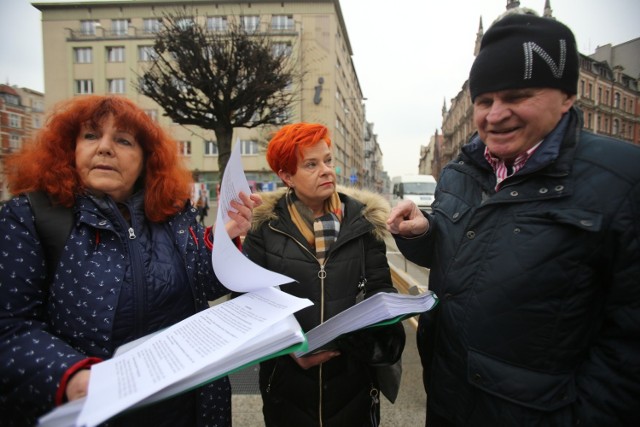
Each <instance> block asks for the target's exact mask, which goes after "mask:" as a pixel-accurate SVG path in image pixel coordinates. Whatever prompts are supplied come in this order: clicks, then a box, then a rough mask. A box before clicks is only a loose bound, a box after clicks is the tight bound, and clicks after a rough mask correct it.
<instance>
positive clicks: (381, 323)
mask: <svg viewBox="0 0 640 427" xmlns="http://www.w3.org/2000/svg"><path fill="white" fill-rule="evenodd" d="M433 299H434V300H435V302H434V304H433V305H432V306H431V308H430V309H429V310H425V311H417V312H415V313H407V314H401V315H400V316H397V317H392V318H390V319H386V320H381V321H379V322H378V323H374V324H373V325H369V326H365V327H364V328H361V329H356V330H355V331H351V332H347V333H344V334H341V335H338V336H337V337H335V338H334V339H332V340H331V341H329V342H328V343H326V344H325V345H322V346H320V347H318V348H317V349H315V350H314V352H315V351H318V350H321V349H325V348H326V349H329V348H332V347H331V343H332V342H334V341H336V340H337V339H339V338H341V337H344V336H346V335H349V334H352V333H354V332H357V331H362V330H364V329H371V328H377V327H380V326H388V325H393V324H394V323H398V322H402V321H403V320H406V319H409V318H411V317H413V316H417V315H419V314H422V313H426V312H427V311H431V310H433V309H434V308H435V307H436V306H437V305H438V303H439V302H440V300H439V299H438V297H437V296H436V294H433ZM308 349H309V345H307V346H306V348H305V349H304V351H305V352H306V351H307V350H308ZM296 351H298V350H296Z"/></svg>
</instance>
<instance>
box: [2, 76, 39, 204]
mask: <svg viewBox="0 0 640 427" xmlns="http://www.w3.org/2000/svg"><path fill="white" fill-rule="evenodd" d="M43 123H44V94H42V93H41V92H38V91H35V90H33V89H28V88H20V87H17V86H9V85H0V201H2V200H7V199H8V198H10V194H9V190H8V189H7V183H6V180H5V174H4V159H5V158H6V156H8V155H9V154H11V153H13V152H14V151H16V150H19V149H20V148H21V147H22V145H23V144H25V143H26V142H27V141H29V140H30V139H32V138H33V136H34V135H35V132H36V131H37V130H38V129H40V128H41V127H42V125H43Z"/></svg>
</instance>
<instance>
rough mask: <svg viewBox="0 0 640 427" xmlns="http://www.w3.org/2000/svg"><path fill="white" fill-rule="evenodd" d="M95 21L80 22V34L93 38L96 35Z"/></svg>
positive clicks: (96, 23)
mask: <svg viewBox="0 0 640 427" xmlns="http://www.w3.org/2000/svg"><path fill="white" fill-rule="evenodd" d="M97 26H98V22H97V21H93V20H85V21H80V33H82V35H85V36H94V35H95V34H96V27H97Z"/></svg>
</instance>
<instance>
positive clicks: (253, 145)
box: [239, 139, 258, 156]
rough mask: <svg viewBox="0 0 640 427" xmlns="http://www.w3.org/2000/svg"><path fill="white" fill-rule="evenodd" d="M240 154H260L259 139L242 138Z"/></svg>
mask: <svg viewBox="0 0 640 427" xmlns="http://www.w3.org/2000/svg"><path fill="white" fill-rule="evenodd" d="M239 142H240V154H242V155H243V156H253V155H256V154H258V141H254V140H247V139H241V140H240V141H239Z"/></svg>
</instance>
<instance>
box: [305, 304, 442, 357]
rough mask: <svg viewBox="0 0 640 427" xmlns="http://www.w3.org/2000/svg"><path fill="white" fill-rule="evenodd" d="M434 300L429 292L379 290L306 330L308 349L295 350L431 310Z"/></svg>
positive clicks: (306, 351) (312, 347)
mask: <svg viewBox="0 0 640 427" xmlns="http://www.w3.org/2000/svg"><path fill="white" fill-rule="evenodd" d="M437 303H438V298H437V297H436V295H435V294H434V293H433V292H425V293H422V294H420V295H405V294H395V293H387V292H380V293H378V294H375V295H373V296H372V297H370V298H367V299H365V300H363V301H361V302H359V303H358V304H356V305H354V306H351V307H349V308H348V309H346V310H344V311H343V312H340V313H338V314H336V315H335V316H333V317H332V318H330V319H329V320H327V321H326V322H324V323H322V324H320V325H318V326H316V327H315V328H313V329H312V330H310V331H309V332H307V334H306V335H307V342H308V345H309V346H308V348H307V349H306V350H299V351H297V352H296V353H295V355H296V356H297V357H301V356H304V355H306V354H309V353H312V352H313V351H315V350H317V349H319V348H320V347H322V346H323V345H325V344H327V343H329V342H331V341H333V340H334V339H336V338H338V337H339V336H340V335H344V334H347V333H349V332H353V331H357V330H358V329H362V328H367V327H375V326H382V325H388V324H391V323H395V322H398V321H400V320H403V319H405V318H407V317H411V316H413V315H415V314H418V313H422V312H425V311H429V310H431V309H432V308H433V307H434V306H435V305H436V304H437Z"/></svg>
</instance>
